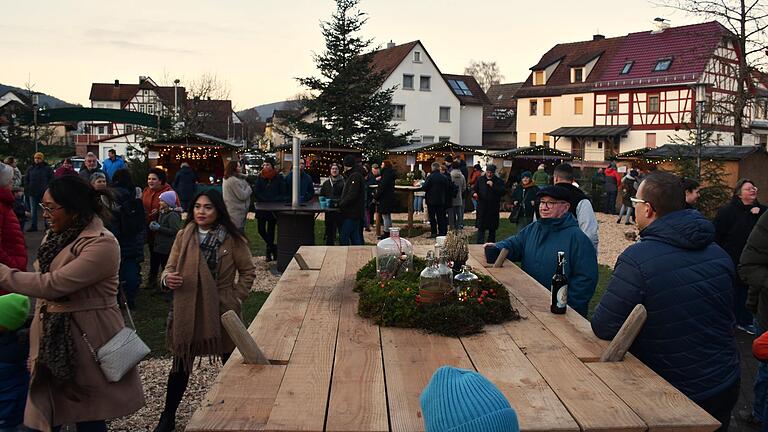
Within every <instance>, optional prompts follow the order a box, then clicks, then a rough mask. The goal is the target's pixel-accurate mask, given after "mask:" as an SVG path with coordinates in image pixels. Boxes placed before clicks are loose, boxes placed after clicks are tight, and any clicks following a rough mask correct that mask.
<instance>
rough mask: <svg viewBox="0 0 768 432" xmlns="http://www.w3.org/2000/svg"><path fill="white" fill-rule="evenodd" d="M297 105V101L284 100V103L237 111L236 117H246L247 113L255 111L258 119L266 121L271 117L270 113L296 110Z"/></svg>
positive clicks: (273, 103)
mask: <svg viewBox="0 0 768 432" xmlns="http://www.w3.org/2000/svg"><path fill="white" fill-rule="evenodd" d="M298 104H299V101H295V100H286V101H280V102H272V103H268V104H264V105H258V106H255V107H252V108H248V109H244V110H242V111H238V112H237V115H240V116H242V115H247V114H248V111H253V110H256V112H257V113H259V117H260V118H261V120H262V121H267V119H268V118H269V117H272V112H273V111H274V110H287V109H294V108H297V106H298Z"/></svg>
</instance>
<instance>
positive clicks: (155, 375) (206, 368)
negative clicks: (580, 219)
mask: <svg viewBox="0 0 768 432" xmlns="http://www.w3.org/2000/svg"><path fill="white" fill-rule="evenodd" d="M501 217H507V214H505V213H502V215H501ZM392 218H393V219H394V220H396V221H400V220H406V219H407V215H406V214H393V215H392ZM425 218H426V214H424V215H422V214H417V215H414V226H416V227H422V228H423V229H424V230H425V231H424V233H423V234H422V235H419V236H415V237H409V239H410V240H411V241H412V243H413V244H434V239H429V238H427V236H429V224H428V223H424V219H425ZM467 219H469V220H474V215H472V214H470V213H467V214H466V215H465V220H467ZM616 219H617V216H609V215H605V214H603V213H598V214H597V221H598V227H599V230H600V231H599V237H600V246H599V254H598V255H599V256H598V262H599V263H600V264H604V265H608V266H610V267H613V265H614V264H615V263H616V258H618V256H619V254H621V252H622V251H623V250H624V249H626V248H627V246H629V245H631V244H632V243H633V241H632V240H628V239H627V238H626V236H625V234H630V235H636V231H637V230H636V228H635V226H634V225H631V226H628V225H624V224H617V223H616ZM396 224H397V225H400V224H399V223H396ZM467 225H473V224H469V223H468V224H467ZM466 230H467V232H468V233H470V234H471V233H474V232H475V228H474V227H470V226H468V227H467V228H466ZM364 234H365V236H364V237H365V241H366V242H367V243H374V244H375V243H376V238H375V234H374V233H373V232H372V231H371V232H365V233H364ZM254 263H255V265H256V269H257V275H256V280H255V281H254V285H253V290H254V291H264V292H270V291H271V290H272V288H273V287H274V286H275V285H276V284H277V281H278V280H279V278H278V277H276V276H274V275H273V274H272V273H271V272H270V271H269V269H268V266H267V263H266V262H265V261H264V257H256V258H254ZM220 368H221V365H218V364H209V363H208V361H203V362H201V364H200V367H198V368H195V370H194V371H193V373H192V377H191V379H190V381H189V388H188V389H187V393H186V394H185V395H184V399H183V400H182V402H181V405H180V406H179V411H178V413H177V416H176V426H177V430H179V431H182V430H184V428H185V427H186V424H187V422H188V421H189V419H190V417H191V416H192V414H193V413H194V411H195V410H196V409H197V407H198V405H199V404H200V401H201V400H202V398H203V396H204V395H205V393H206V392H207V391H208V389H209V388H210V385H211V384H212V383H213V381H214V379H215V378H216V375H217V374H218V372H219V369H220ZM169 370H170V360H169V359H156V358H155V359H148V360H145V361H143V362H142V363H141V364H140V365H139V372H140V374H141V377H142V382H143V384H144V394H145V397H146V400H147V403H146V405H145V406H144V408H142V409H141V410H139V411H138V412H136V413H135V414H133V415H131V416H128V417H123V418H120V419H117V420H114V421H112V422H111V423H110V426H109V429H110V430H112V431H151V430H152V429H153V428H154V427H155V425H156V424H157V421H158V419H159V418H160V413H161V411H162V409H163V403H164V401H165V384H166V380H167V377H168V371H169Z"/></svg>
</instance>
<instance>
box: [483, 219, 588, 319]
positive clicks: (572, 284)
mask: <svg viewBox="0 0 768 432" xmlns="http://www.w3.org/2000/svg"><path fill="white" fill-rule="evenodd" d="M496 247H497V248H499V249H503V248H506V249H509V255H508V256H507V259H509V260H511V261H521V267H522V269H523V271H525V272H526V273H528V274H529V275H531V277H533V278H534V279H536V281H538V282H539V283H540V284H542V285H544V286H545V287H546V288H550V287H551V285H552V276H553V275H554V274H555V271H556V270H557V252H559V251H563V252H565V276H566V277H567V278H568V306H570V307H571V308H573V309H574V310H575V311H576V312H578V313H579V314H581V315H583V316H587V309H588V307H589V300H590V299H592V295H593V294H594V293H595V287H596V286H597V252H596V251H595V246H594V245H593V244H592V241H590V240H589V237H587V236H586V235H585V234H584V232H582V231H581V229H580V228H579V224H578V222H576V218H574V217H573V215H572V214H570V213H566V214H565V216H563V217H561V218H558V219H539V220H537V221H536V222H534V223H532V224H530V225H528V226H526V227H525V228H523V229H522V230H521V231H520V232H519V233H517V235H514V236H512V237H509V238H508V239H506V240H503V241H500V242H498V243H496Z"/></svg>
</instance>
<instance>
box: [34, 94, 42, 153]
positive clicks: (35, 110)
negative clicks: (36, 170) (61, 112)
mask: <svg viewBox="0 0 768 432" xmlns="http://www.w3.org/2000/svg"><path fill="white" fill-rule="evenodd" d="M39 100H40V99H39V96H38V95H37V93H33V94H32V121H33V122H34V123H35V127H34V129H35V132H34V133H35V153H37V106H38V102H39Z"/></svg>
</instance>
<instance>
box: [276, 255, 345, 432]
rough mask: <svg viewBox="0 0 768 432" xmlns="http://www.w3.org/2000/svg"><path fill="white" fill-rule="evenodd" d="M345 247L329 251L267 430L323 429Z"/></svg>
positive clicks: (337, 318)
mask: <svg viewBox="0 0 768 432" xmlns="http://www.w3.org/2000/svg"><path fill="white" fill-rule="evenodd" d="M347 249H348V248H345V247H330V248H328V252H327V253H326V254H325V259H324V261H323V265H322V269H321V270H320V275H319V277H318V279H317V284H316V286H315V291H314V293H313V294H312V299H311V300H310V302H309V306H308V307H307V313H306V315H305V317H304V321H303V323H302V326H301V330H300V331H299V336H298V338H297V339H296V345H295V346H294V348H293V352H292V353H291V358H290V360H289V362H288V367H287V368H286V370H285V376H284V377H283V382H282V384H281V385H280V390H279V391H278V394H277V398H276V399H275V403H274V406H273V408H272V413H271V415H270V417H269V421H268V422H267V425H266V427H265V430H268V431H322V430H323V426H324V424H325V413H326V407H327V405H328V392H329V390H330V384H331V370H332V367H333V360H334V352H335V350H336V334H337V331H338V327H339V313H340V311H341V295H342V291H343V286H344V275H345V271H346V261H347Z"/></svg>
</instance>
